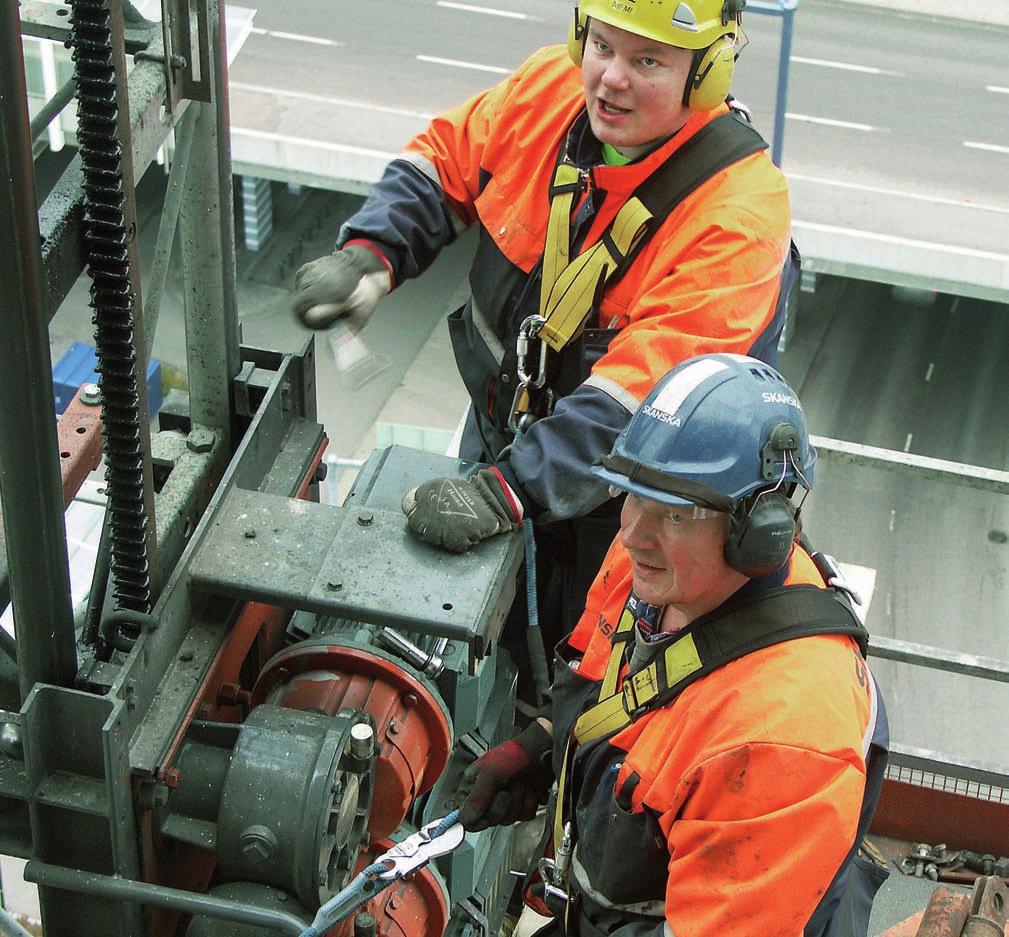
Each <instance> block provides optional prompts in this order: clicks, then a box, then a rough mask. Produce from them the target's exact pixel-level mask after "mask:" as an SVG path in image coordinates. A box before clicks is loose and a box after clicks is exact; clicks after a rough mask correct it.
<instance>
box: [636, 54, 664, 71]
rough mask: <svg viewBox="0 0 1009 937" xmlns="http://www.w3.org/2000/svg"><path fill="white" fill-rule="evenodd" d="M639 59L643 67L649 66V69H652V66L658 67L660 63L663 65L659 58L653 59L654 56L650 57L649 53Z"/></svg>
mask: <svg viewBox="0 0 1009 937" xmlns="http://www.w3.org/2000/svg"><path fill="white" fill-rule="evenodd" d="M638 61H639V62H640V63H641V67H642V68H648V69H651V68H658V67H659V65H661V64H662V63H661V62H659V60H658V59H653V58H650V57H649V56H647V55H646V56H643V57H642V58H640V59H638Z"/></svg>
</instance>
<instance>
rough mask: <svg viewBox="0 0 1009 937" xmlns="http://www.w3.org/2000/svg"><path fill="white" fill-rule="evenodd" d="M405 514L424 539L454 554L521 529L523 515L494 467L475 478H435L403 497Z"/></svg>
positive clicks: (481, 470) (502, 477) (411, 525)
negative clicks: (494, 537)
mask: <svg viewBox="0 0 1009 937" xmlns="http://www.w3.org/2000/svg"><path fill="white" fill-rule="evenodd" d="M402 508H403V513H404V514H406V519H407V522H408V523H409V524H410V529H411V530H412V531H413V532H414V533H416V534H417V535H418V536H419V537H420V538H421V539H422V540H426V541H427V542H428V543H433V544H434V545H435V546H436V547H444V548H445V549H446V550H451V551H452V552H453V553H465V552H466V551H467V550H468V549H469V548H470V547H471V546H473V545H474V544H477V543H479V542H480V541H481V540H486V539H487V538H488V537H493V536H494V534H500V533H504V532H505V531H509V530H514V529H515V528H516V527H518V525H519V523H520V521H521V516H520V514H519V509H518V507H517V502H516V500H515V497H514V495H513V494H512V492H511V489H510V488H509V487H508V483H507V482H506V481H505V480H504V476H502V474H501V473H500V472H499V471H498V470H497V469H495V468H485V469H480V471H479V472H477V473H476V475H474V476H473V477H472V478H433V479H431V481H426V482H424V484H422V485H418V486H417V487H416V488H412V489H411V490H410V491H408V492H407V493H406V494H405V495H403V502H402Z"/></svg>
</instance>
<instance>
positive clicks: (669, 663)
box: [554, 606, 702, 843]
mask: <svg viewBox="0 0 1009 937" xmlns="http://www.w3.org/2000/svg"><path fill="white" fill-rule="evenodd" d="M634 621H635V617H634V613H633V612H632V611H631V609H630V608H629V607H627V606H625V607H624V610H623V613H622V614H621V615H620V620H619V621H618V622H617V627H616V630H615V631H614V632H613V637H612V639H611V640H612V641H613V649H612V650H611V651H610V659H609V660H608V661H607V663H606V671H605V673H604V674H603V679H602V681H601V683H600V685H599V698H598V702H596V703H595V705H593V706H591V707H590V708H589V709H587V710H585V712H583V713H582V714H581V715H580V716H579V717H578V719H576V720H575V724H574V728H573V729H572V730H571V735H569V736H568V740H567V744H566V746H565V749H564V760H563V762H562V764H561V776H560V778H559V780H558V782H557V809H556V810H555V812H554V837H555V839H554V842H555V843H559V842H560V841H561V840H560V837H561V836H562V835H563V827H564V821H563V818H564V816H565V815H567V811H566V810H565V809H564V808H565V806H566V805H565V803H564V798H565V795H566V793H567V791H566V787H567V783H566V782H567V774H568V766H569V763H570V761H571V756H572V755H573V754H574V749H575V747H576V746H578V745H584V744H585V743H586V742H592V741H595V740H596V739H598V738H602V737H603V736H605V735H611V734H612V733H614V732H618V731H619V730H620V729H623V728H624V727H625V726H629V725H630V724H631V722H633V721H634V716H635V715H636V714H637V713H638V711H639V710H640V708H641V707H644V706H647V705H648V704H649V703H650V702H651V701H652V700H653V699H655V697H656V696H658V695H659V693H660V692H662V691H663V690H665V689H666V688H668V687H669V686H670V685H672V684H675V683H677V682H679V681H680V680H682V679H683V678H684V677H687V676H689V675H690V674H692V673H694V671H696V670H700V669H701V666H702V664H701V658H700V655H699V654H698V652H697V645H696V644H695V643H694V637H693V635H692V634H690V633H689V632H688V633H687V634H685V635H683V636H682V637H681V638H680V639H679V640H677V641H672V642H670V643H669V646H668V647H666V649H665V651H664V653H663V654H662V655H661V656H660V657H659V658H657V659H656V660H654V661H652V662H651V663H650V664H648V665H647V666H645V667H643V668H641V670H637V671H635V672H634V673H633V674H629V675H628V676H627V677H626V678H625V679H624V682H623V686H622V687H620V689H618V688H617V683H618V681H619V678H620V671H621V668H622V665H623V659H624V646H625V644H626V640H627V639H626V638H625V637H624V636H625V635H628V633H629V632H630V631H631V629H632V628H633V627H634ZM630 640H633V636H630ZM660 667H661V668H662V669H663V672H664V674H665V679H664V680H663V679H662V674H661V673H660Z"/></svg>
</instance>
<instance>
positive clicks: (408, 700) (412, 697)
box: [403, 693, 420, 709]
mask: <svg viewBox="0 0 1009 937" xmlns="http://www.w3.org/2000/svg"><path fill="white" fill-rule="evenodd" d="M419 702H420V700H418V699H417V694H416V693H404V694H403V705H404V706H406V708H407V709H413V707H414V706H416V705H417V703H419Z"/></svg>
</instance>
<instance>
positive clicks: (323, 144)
mask: <svg viewBox="0 0 1009 937" xmlns="http://www.w3.org/2000/svg"><path fill="white" fill-rule="evenodd" d="M231 134H232V136H240V137H252V138H253V139H254V140H276V141H277V142H278V143H292V144H295V145H298V146H310V147H313V148H314V149H317V150H332V151H333V152H335V153H352V154H354V155H355V156H375V157H379V158H381V159H384V160H385V161H386V162H388V161H389V160H391V159H395V158H396V156H397V154H396V153H386V152H385V151H384V150H371V149H368V148H367V147H364V146H350V145H349V144H347V143H330V142H328V141H326V140H311V139H309V138H308V137H292V136H291V135H290V134H286V133H273V132H271V131H268V130H249V129H247V128H245V127H240V128H239V127H232V128H231Z"/></svg>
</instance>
